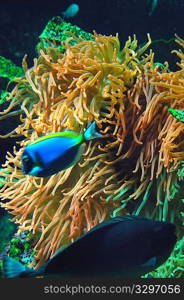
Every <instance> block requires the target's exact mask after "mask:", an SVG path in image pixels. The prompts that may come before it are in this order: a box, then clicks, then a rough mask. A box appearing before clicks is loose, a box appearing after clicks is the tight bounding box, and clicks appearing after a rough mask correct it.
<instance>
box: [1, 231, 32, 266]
mask: <svg viewBox="0 0 184 300" xmlns="http://www.w3.org/2000/svg"><path fill="white" fill-rule="evenodd" d="M32 242H33V235H32V234H31V233H25V232H22V233H21V234H20V235H18V236H14V237H13V238H12V239H11V240H10V243H9V249H8V251H7V254H8V255H9V256H10V257H12V258H14V259H16V260H18V261H20V262H21V263H22V264H26V265H27V264H30V263H31V262H32V261H33V260H34V255H35V254H36V252H35V250H33V248H32V246H31V244H32Z"/></svg>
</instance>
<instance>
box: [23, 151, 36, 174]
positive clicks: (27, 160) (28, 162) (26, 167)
mask: <svg viewBox="0 0 184 300" xmlns="http://www.w3.org/2000/svg"><path fill="white" fill-rule="evenodd" d="M22 164H23V166H22V169H23V173H25V174H27V173H29V172H30V171H31V170H32V168H33V165H34V163H33V161H32V159H31V157H30V156H29V155H27V154H23V155H22Z"/></svg>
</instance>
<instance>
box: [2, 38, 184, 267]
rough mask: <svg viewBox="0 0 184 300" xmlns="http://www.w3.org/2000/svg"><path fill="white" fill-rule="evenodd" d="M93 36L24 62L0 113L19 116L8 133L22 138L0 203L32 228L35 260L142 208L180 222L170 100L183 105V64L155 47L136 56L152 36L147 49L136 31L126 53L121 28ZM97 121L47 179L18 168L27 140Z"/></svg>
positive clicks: (180, 152)
mask: <svg viewBox="0 0 184 300" xmlns="http://www.w3.org/2000/svg"><path fill="white" fill-rule="evenodd" d="M72 39H74V37H73V36H72ZM93 39H94V40H91V41H85V40H83V39H82V38H77V37H76V42H77V43H76V44H75V45H73V46H72V45H71V44H70V38H69V39H68V40H67V41H66V42H65V43H64V45H63V46H64V47H65V49H66V50H65V52H64V53H61V52H60V51H59V50H58V49H57V48H54V47H53V48H51V47H50V48H48V49H40V56H39V57H38V58H37V59H35V60H34V66H33V67H32V68H30V69H27V66H26V60H25V59H24V61H23V65H24V69H25V76H24V77H22V78H21V79H18V80H17V81H18V83H17V85H16V86H15V88H14V89H13V91H12V92H11V93H10V94H9V97H8V99H7V100H8V101H10V105H9V108H8V109H6V111H4V112H2V113H1V114H2V115H3V116H2V118H4V117H5V116H8V115H9V114H10V113H11V112H12V110H13V109H14V114H20V120H21V122H22V124H21V125H19V126H18V127H17V128H15V130H14V131H13V132H10V133H9V134H7V135H6V137H7V136H20V135H22V136H23V137H24V139H23V140H22V141H21V142H19V143H20V149H19V150H16V147H15V148H14V153H13V154H11V153H7V160H6V162H5V164H4V166H3V167H4V169H3V171H1V174H2V175H3V176H5V179H6V183H5V185H4V187H3V188H2V189H1V192H0V197H1V198H2V199H5V200H7V199H9V201H8V202H6V203H2V204H1V205H2V206H3V207H5V208H6V209H8V211H9V212H10V213H11V214H13V215H14V218H13V221H14V222H16V223H18V224H19V229H18V234H19V233H20V232H22V231H25V232H27V231H31V232H32V233H33V234H34V235H35V241H34V249H35V250H36V251H37V255H36V259H37V261H38V263H37V266H36V267H39V266H40V265H42V263H43V262H44V261H45V260H47V259H48V258H49V257H50V256H52V255H53V254H54V253H55V252H56V251H57V250H58V249H59V248H60V247H61V246H65V245H67V244H69V243H71V242H72V241H74V240H75V239H76V238H78V237H79V236H80V235H81V234H83V233H84V232H86V231H88V230H89V229H90V228H92V227H93V226H95V225H96V224H98V223H100V222H102V221H103V220H105V219H107V218H110V217H111V216H115V215H118V214H121V215H123V214H127V213H133V214H136V215H138V214H141V213H143V214H144V215H147V216H149V217H152V218H155V219H160V220H171V221H173V222H176V223H177V224H178V228H179V226H180V225H181V214H180V212H181V203H182V202H181V201H180V199H181V198H182V197H183V195H180V191H179V177H178V175H177V168H179V166H180V161H181V160H184V124H183V123H180V122H178V121H177V120H176V119H175V118H173V117H172V116H171V115H170V114H169V112H168V107H173V108H177V109H184V101H183V96H182V91H183V90H182V89H184V87H183V86H182V84H183V83H182V76H183V64H182V62H181V70H180V71H178V72H175V73H170V72H168V71H167V70H166V69H167V68H163V69H162V70H160V69H159V67H158V66H157V65H156V64H154V61H153V53H152V52H151V51H150V53H149V54H147V55H145V56H142V55H143V53H144V51H145V50H146V49H147V48H148V46H149V45H150V43H151V40H150V37H149V35H148V43H146V44H145V45H144V46H143V47H140V48H138V46H137V40H136V37H135V36H134V38H133V39H131V38H129V39H128V41H127V42H126V43H125V46H124V48H123V49H122V50H121V49H120V42H119V39H118V35H116V36H115V37H113V36H102V35H98V34H96V33H94V36H93ZM180 41H181V40H180ZM180 54H181V53H179V55H180ZM173 81H174V83H173ZM173 97H174V98H173ZM15 108H17V110H15ZM94 120H95V121H96V123H97V127H98V131H99V132H100V133H101V134H103V138H102V139H99V140H92V141H90V142H89V143H87V145H86V150H85V152H84V154H83V156H82V157H81V160H80V161H79V163H78V164H76V165H75V166H73V167H71V168H69V169H67V170H64V171H61V172H60V173H58V174H55V175H53V176H51V177H49V178H37V177H32V176H29V175H24V174H22V172H21V155H22V153H23V150H24V147H25V146H26V145H28V144H29V143H30V142H31V141H33V140H35V139H36V138H38V137H40V136H42V135H45V134H48V133H53V132H59V131H62V130H73V131H76V132H82V131H84V130H85V129H86V128H87V126H88V125H89V123H90V122H92V121H94ZM1 137H3V136H1ZM5 171H8V173H6V174H5V173H4V172H5ZM149 194H150V196H149ZM176 195H177V198H176ZM149 198H150V199H149Z"/></svg>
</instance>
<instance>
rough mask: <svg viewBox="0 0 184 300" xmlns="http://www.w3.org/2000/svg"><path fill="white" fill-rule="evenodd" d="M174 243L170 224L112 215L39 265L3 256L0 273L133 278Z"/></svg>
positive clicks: (160, 259)
mask: <svg viewBox="0 0 184 300" xmlns="http://www.w3.org/2000/svg"><path fill="white" fill-rule="evenodd" d="M175 243H176V235H175V225H174V224H171V223H167V222H160V221H154V220H150V219H147V218H143V217H136V216H122V217H116V218H112V219H110V220H108V221H106V222H102V223H101V224H99V225H97V226H95V227H94V228H92V229H91V230H90V231H89V232H87V233H86V234H84V235H83V236H82V237H80V238H79V239H78V240H76V241H75V242H73V243H72V244H71V245H69V246H68V247H66V248H64V249H61V250H60V251H59V252H58V253H57V254H56V255H55V256H53V258H51V259H50V260H49V261H48V262H47V263H46V264H45V265H44V266H43V267H41V268H40V269H37V270H35V269H30V268H28V267H26V266H24V265H22V264H21V263H20V262H17V261H15V260H14V259H12V258H10V257H8V256H5V257H4V260H3V269H4V277H9V278H12V277H35V276H40V275H43V276H44V277H60V278H99V277H101V278H105V277H109V278H112V277H114V278H116V277H117V278H118V277H119V278H120V277H121V278H123V277H124V278H126V277H134V278H136V277H140V276H141V275H144V274H146V273H148V272H150V271H152V270H154V269H155V268H157V267H158V266H160V265H161V264H163V263H164V262H165V261H166V260H167V258H168V257H169V255H170V253H171V251H172V249H173V247H174V245H175Z"/></svg>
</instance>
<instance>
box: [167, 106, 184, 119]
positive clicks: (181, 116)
mask: <svg viewBox="0 0 184 300" xmlns="http://www.w3.org/2000/svg"><path fill="white" fill-rule="evenodd" d="M168 111H169V112H170V113H171V115H172V116H173V117H175V118H176V119H177V120H178V121H180V122H184V111H182V110H177V109H174V108H171V107H169V108H168Z"/></svg>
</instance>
